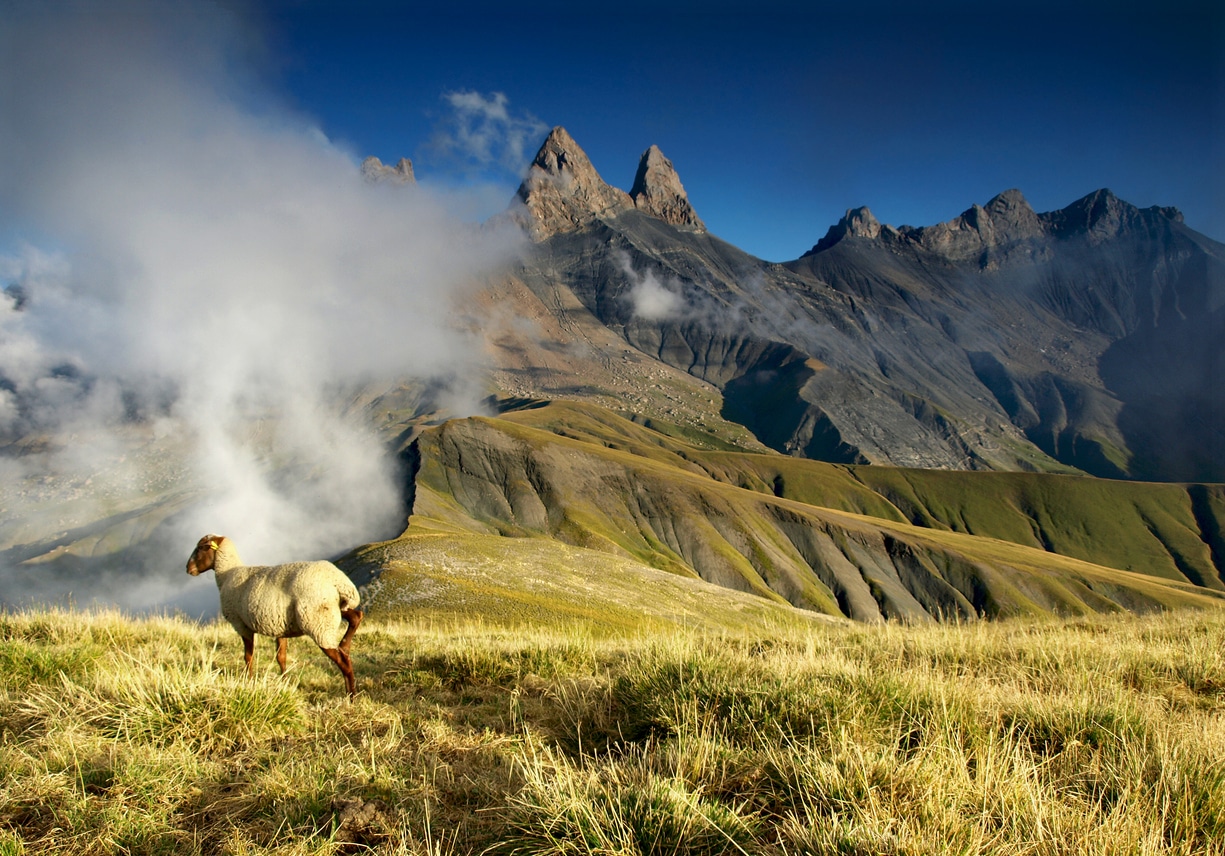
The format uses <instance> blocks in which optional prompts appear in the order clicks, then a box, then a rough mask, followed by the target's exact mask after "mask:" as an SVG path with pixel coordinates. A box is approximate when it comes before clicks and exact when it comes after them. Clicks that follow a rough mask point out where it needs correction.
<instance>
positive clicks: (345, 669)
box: [319, 648, 357, 698]
mask: <svg viewBox="0 0 1225 856" xmlns="http://www.w3.org/2000/svg"><path fill="white" fill-rule="evenodd" d="M319 650H321V651H322V652H323V653H324V654H327V657H328V659H329V660H331V661H332V662H333V663H335V664H336V667H337V668H338V669H340V673H341V674H342V675H344V676H345V689H347V690H348V691H349V698H353V696H355V695H357V681H356V680H355V679H354V678H353V662H352V661H351V660H350V659H349V655H348V654H347V653H346V652H344V651H342V650H341V649H339V648H320V649H319Z"/></svg>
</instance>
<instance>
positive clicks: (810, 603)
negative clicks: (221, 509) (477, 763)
mask: <svg viewBox="0 0 1225 856" xmlns="http://www.w3.org/2000/svg"><path fill="white" fill-rule="evenodd" d="M414 455H415V458H414V464H415V482H414V496H413V507H412V516H411V517H410V520H409V528H408V530H407V533H406V537H407V538H408V539H412V538H414V536H416V533H419V532H430V531H446V532H450V533H452V534H453V535H455V534H457V533H477V534H479V535H481V536H491V535H501V536H511V537H512V538H514V539H523V541H522V543H525V544H526V545H528V549H537V548H533V547H531V546H530V545H532V544H533V543H535V539H539V538H551V539H554V540H556V541H560V542H563V543H566V544H570V545H574V546H578V547H582V548H585V549H588V550H594V551H598V552H600V553H607V554H611V555H613V556H618V557H621V558H623V559H629V560H633V561H634V562H637V563H640V564H642V565H647V566H650V567H654V568H657V569H660V570H663V571H668V572H670V573H673V574H676V575H679V576H682V577H693V578H699V579H701V580H705V581H706V582H708V583H714V584H716V585H718V586H723V587H725V588H729V589H733V590H736V591H741V592H746V593H751V594H755V595H758V596H759V597H761V598H763V599H766V600H768V601H775V602H779V603H787V604H791V605H792V606H796V607H799V608H801V609H804V610H810V611H813V612H818V613H826V614H830V615H841V616H846V617H850V618H854V619H857V620H861V621H880V620H882V619H886V618H900V619H906V620H917V619H928V618H932V617H935V618H943V619H951V618H959V619H963V620H964V619H972V618H976V617H979V616H986V617H1003V616H1009V615H1027V614H1028V615H1033V614H1047V613H1058V614H1083V613H1088V612H1098V611H1114V610H1119V609H1126V610H1134V611H1148V610H1153V609H1161V608H1168V607H1174V606H1195V605H1199V606H1207V605H1210V604H1213V603H1216V602H1219V601H1220V600H1221V599H1222V597H1225V584H1223V583H1222V579H1221V576H1220V574H1219V572H1218V571H1217V569H1216V566H1215V565H1214V564H1213V560H1214V556H1213V549H1214V546H1213V545H1214V544H1217V543H1219V540H1220V536H1219V533H1220V528H1221V522H1222V518H1221V516H1220V513H1221V511H1222V509H1223V508H1225V503H1222V502H1221V492H1220V490H1219V489H1217V488H1207V487H1197V488H1190V489H1189V488H1186V487H1178V486H1173V485H1141V484H1135V483H1123V482H1105V481H1101V480H1096V479H1089V478H1084V477H1079V478H1074V477H1061V476H1040V475H1033V474H1012V475H1006V474H1000V475H999V477H997V478H993V479H991V480H982V476H983V475H984V474H977V473H926V472H922V471H904V470H887V469H880V468H858V467H855V468H848V467H839V466H833V465H828V464H820V463H817V462H806V461H801V460H796V459H791V458H786V457H783V456H778V455H760V454H750V453H736V452H728V451H722V450H710V449H706V450H703V449H700V448H698V447H696V446H694V445H691V444H689V443H685V442H683V441H681V440H677V439H675V438H673V437H669V436H667V435H665V434H663V433H660V432H657V431H653V430H651V429H650V428H647V427H645V426H642V425H638V424H635V423H633V422H631V421H629V420H626V419H624V418H622V417H619V416H616V415H615V414H612V413H611V412H608V411H603V410H600V409H597V408H593V407H591V406H589V405H579V404H547V405H539V406H526V407H523V408H521V409H519V410H515V411H511V412H508V413H505V414H503V416H502V417H500V418H497V419H490V418H484V417H476V418H470V419H465V420H451V421H448V422H446V423H444V424H442V425H440V426H437V427H434V428H430V429H427V430H426V431H424V432H423V433H422V434H421V436H420V437H419V438H418V440H417V441H416V444H415V446H414ZM1193 495H1194V496H1200V497H1201V500H1198V501H1193V499H1192V496H1193ZM988 497H989V498H988ZM1065 511H1067V513H1065ZM1197 511H1198V513H1199V515H1200V516H1199V518H1197V516H1196V514H1197ZM912 520H913V521H914V523H911V522H910V521H912ZM1201 523H1202V525H1203V526H1204V527H1206V530H1201V529H1199V528H1198V527H1199V526H1200V525H1201ZM915 524H918V525H915ZM1205 532H1206V534H1205ZM469 537H471V536H469ZM1205 539H1207V540H1205ZM510 549H511V550H512V551H513V549H514V548H513V547H512V548H510ZM363 556H364V557H366V558H371V557H372V554H371V553H370V552H368V551H367V552H365V553H363ZM1112 562H1113V563H1114V565H1115V566H1114V567H1112V566H1111V563H1112ZM490 563H491V564H492V565H494V566H496V565H497V562H496V561H493V560H490ZM1125 563H1126V564H1127V567H1122V566H1123V565H1124V564H1125ZM393 565H394V563H393V562H392V561H391V560H390V559H385V560H384V561H383V563H382V566H383V567H392V566H393ZM508 575H509V576H511V577H515V576H519V574H517V573H516V572H513V571H511V572H508Z"/></svg>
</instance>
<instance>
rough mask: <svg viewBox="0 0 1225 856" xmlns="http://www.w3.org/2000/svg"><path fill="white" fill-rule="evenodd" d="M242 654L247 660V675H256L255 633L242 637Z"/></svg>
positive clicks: (252, 676) (251, 676) (250, 676)
mask: <svg viewBox="0 0 1225 856" xmlns="http://www.w3.org/2000/svg"><path fill="white" fill-rule="evenodd" d="M242 656H243V659H245V660H246V661H247V677H249V678H254V677H255V634H254V633H252V634H251V635H250V636H244V637H242Z"/></svg>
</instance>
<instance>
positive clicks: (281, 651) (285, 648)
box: [276, 636, 289, 675]
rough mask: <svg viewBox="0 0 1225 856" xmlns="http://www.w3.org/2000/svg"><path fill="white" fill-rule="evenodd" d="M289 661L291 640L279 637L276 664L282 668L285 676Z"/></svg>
mask: <svg viewBox="0 0 1225 856" xmlns="http://www.w3.org/2000/svg"><path fill="white" fill-rule="evenodd" d="M288 659H289V640H288V639H287V638H285V637H284V636H281V637H278V638H277V640H276V662H277V665H278V666H280V667H281V674H282V675H283V674H285V661H286V660H288Z"/></svg>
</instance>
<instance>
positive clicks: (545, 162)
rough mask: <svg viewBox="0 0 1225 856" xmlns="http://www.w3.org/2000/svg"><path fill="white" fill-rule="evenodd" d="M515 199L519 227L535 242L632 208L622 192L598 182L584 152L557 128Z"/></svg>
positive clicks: (627, 197)
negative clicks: (522, 210) (520, 214)
mask: <svg viewBox="0 0 1225 856" xmlns="http://www.w3.org/2000/svg"><path fill="white" fill-rule="evenodd" d="M517 198H518V200H519V201H520V202H522V203H523V206H524V208H525V210H526V217H525V218H524V225H525V226H526V227H527V229H528V231H529V233H530V234H531V236H532V238H533V239H534V240H537V241H541V240H544V239H545V238H548V237H551V236H553V235H556V234H558V233H559V232H567V231H572V230H574V229H577V228H580V227H582V226H584V225H586V224H588V223H590V222H592V221H594V220H597V219H599V218H601V217H614V216H616V215H617V214H619V213H621V212H622V211H626V210H629V209H631V208H633V207H634V203H633V201H632V200H631V199H630V198H629V195H628V194H627V193H625V191H623V190H618V189H617V188H615V187H612V186H611V185H609V184H607V183H606V182H605V181H604V179H602V178H600V174H599V173H598V172H596V170H595V167H593V166H592V165H591V161H590V160H589V159H588V157H587V153H586V152H584V151H583V150H582V149H581V148H579V146H578V143H576V142H574V139H573V138H572V137H571V136H570V135H569V134H568V133H567V132H566V129H565V128H562V127H560V126H559V127H556V128H554V129H553V130H552V132H550V134H549V136H548V137H547V138H546V139H545V141H544V145H542V146H541V147H540V151H538V152H537V153H536V157H535V159H534V160H533V161H532V165H531V166H530V167H529V168H528V173H527V177H526V178H525V179H524V180H523V183H522V184H520V185H519V191H518V193H517Z"/></svg>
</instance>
